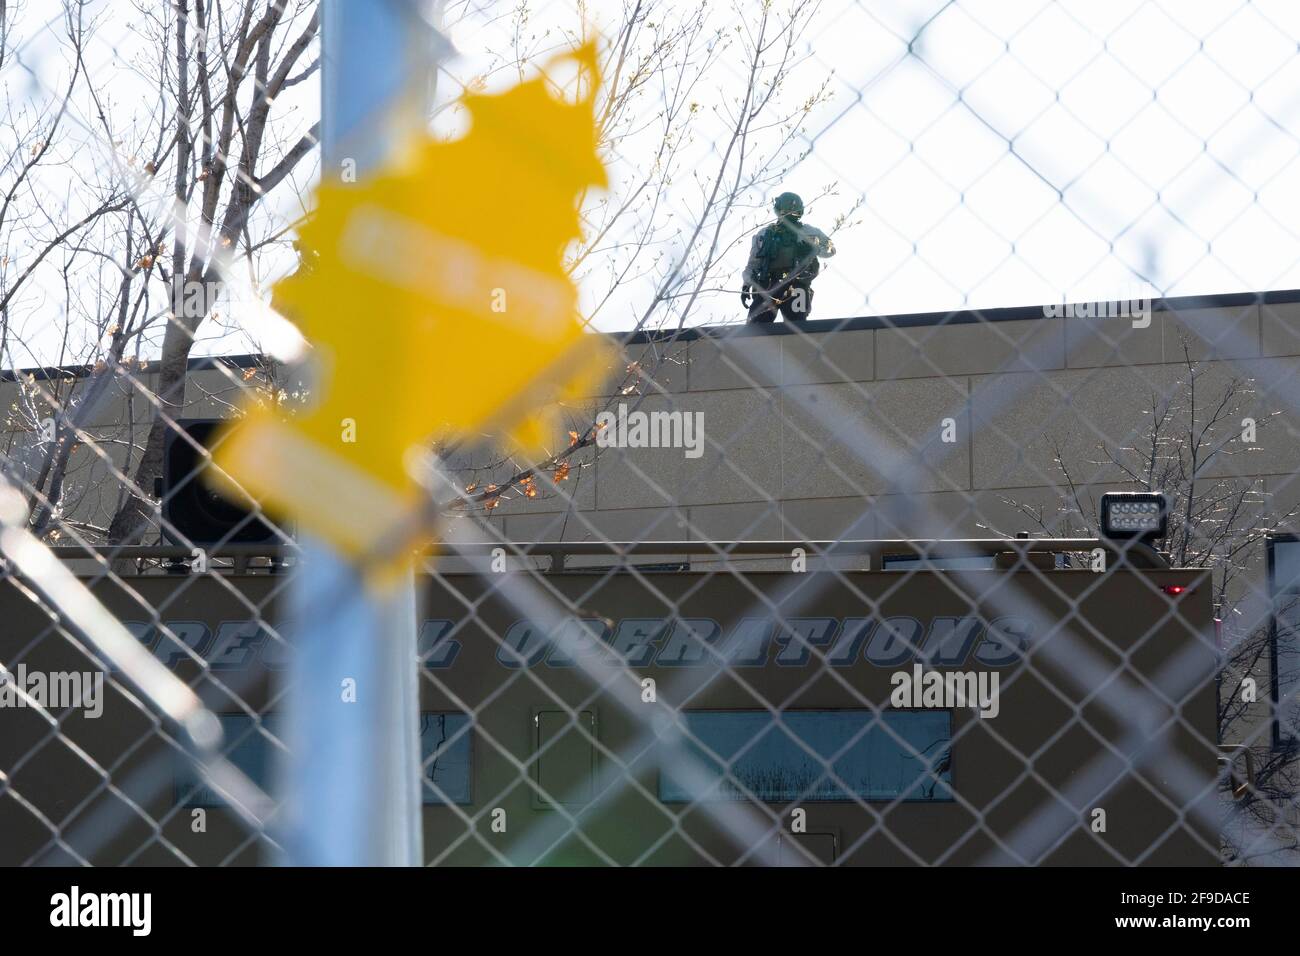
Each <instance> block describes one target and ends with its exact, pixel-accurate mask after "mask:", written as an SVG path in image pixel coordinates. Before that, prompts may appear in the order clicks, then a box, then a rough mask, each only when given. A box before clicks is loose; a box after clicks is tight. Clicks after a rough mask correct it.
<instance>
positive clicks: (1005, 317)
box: [0, 289, 1300, 382]
mask: <svg viewBox="0 0 1300 956" xmlns="http://www.w3.org/2000/svg"><path fill="white" fill-rule="evenodd" d="M1112 301H1114V300H1112ZM1287 302H1300V289H1275V290H1272V291H1268V292H1221V293H1215V294H1212V295H1181V296H1170V297H1168V298H1161V299H1152V300H1151V311H1152V312H1187V311H1190V310H1192V309H1231V308H1239V307H1242V306H1248V305H1272V304H1276V303H1287ZM1069 304H1071V305H1074V304H1080V303H1069ZM1046 308H1047V306H1043V305H1017V306H1009V307H1006V308H996V309H955V310H952V311H948V312H910V313H904V314H901V315H859V316H850V317H847V318H842V319H810V320H808V321H807V322H801V323H798V324H797V325H798V329H797V331H799V332H800V333H803V334H813V333H817V332H856V331H863V330H870V329H912V328H922V327H925V326H932V325H970V324H972V323H976V322H1022V321H1026V320H1032V319H1044V318H1048V317H1049V316H1047V315H1046V314H1045V312H1044V310H1045V309H1046ZM795 331H796V328H795V324H794V323H787V322H770V323H764V324H755V325H749V324H741V323H732V324H730V325H697V326H693V327H691V328H688V329H654V330H645V331H641V332H633V333H631V334H628V333H620V332H611V333H609V334H610V335H611V336H612V337H614V338H618V339H619V340H620V341H621V342H622V343H623V344H624V345H643V344H647V343H650V342H689V341H691V340H692V339H700V338H718V337H719V336H732V335H740V336H747V335H792V334H794V332H795ZM266 361H267V359H266V357H265V356H262V355H205V356H202V357H200V358H192V359H190V360H189V364H188V365H187V366H186V370H187V371H189V372H197V371H203V370H205V369H213V368H217V367H219V366H225V367H226V368H239V369H247V368H259V367H261V366H263V365H265V364H266ZM157 365H158V362H157V361H155V360H152V359H151V360H149V361H148V362H147V364H146V365H145V367H144V371H145V372H151V371H154V370H155V369H156V368H157ZM94 373H95V368H94V366H92V365H57V366H45V367H37V368H24V369H18V370H16V371H15V370H12V369H4V370H0V382H14V381H17V380H18V379H19V378H27V377H28V376H31V377H32V378H34V379H36V380H37V381H49V380H51V379H55V378H63V379H67V378H89V377H90V376H91V375H93V374H94Z"/></svg>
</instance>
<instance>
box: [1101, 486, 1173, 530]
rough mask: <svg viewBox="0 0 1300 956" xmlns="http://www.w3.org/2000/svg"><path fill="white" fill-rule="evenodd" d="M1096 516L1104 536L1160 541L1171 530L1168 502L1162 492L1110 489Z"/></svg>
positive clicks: (1102, 497)
mask: <svg viewBox="0 0 1300 956" xmlns="http://www.w3.org/2000/svg"><path fill="white" fill-rule="evenodd" d="M1097 515H1098V518H1099V520H1100V523H1101V534H1102V537H1104V538H1140V539H1142V540H1144V541H1158V540H1160V539H1161V538H1163V537H1164V536H1165V534H1166V532H1167V530H1168V519H1169V503H1168V501H1167V500H1166V499H1165V496H1164V494H1163V493H1161V492H1159V491H1108V492H1106V493H1105V494H1104V495H1102V496H1101V504H1100V505H1099V506H1098V509H1097Z"/></svg>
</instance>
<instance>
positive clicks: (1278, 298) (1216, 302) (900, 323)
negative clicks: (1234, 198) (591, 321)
mask: <svg viewBox="0 0 1300 956" xmlns="http://www.w3.org/2000/svg"><path fill="white" fill-rule="evenodd" d="M1093 301H1096V300H1093ZM1103 301H1106V300H1103ZM1109 301H1122V300H1109ZM1283 302H1300V289H1276V290H1272V291H1268V292H1221V293H1215V294H1212V295H1182V296H1170V297H1168V298H1159V299H1152V300H1151V311H1152V312H1187V311H1191V310H1193V309H1231V308H1239V307H1242V306H1248V305H1270V304H1274V303H1283ZM1056 304H1060V305H1066V304H1069V305H1078V304H1082V303H1081V302H1072V303H1054V305H1056ZM1046 308H1047V306H1044V305H1017V306H1009V307H1006V308H996V309H954V310H951V311H948V312H912V313H905V314H902V315H862V316H852V317H848V318H842V319H809V320H808V321H806V322H799V323H791V322H767V323H762V324H753V325H749V324H738V323H733V324H731V325H712V326H708V325H703V326H694V327H692V328H688V329H656V330H648V331H641V332H635V333H633V334H631V335H626V334H625V335H624V336H623V338H622V341H623V343H624V344H626V345H639V344H646V343H649V342H669V341H672V342H689V341H691V340H692V339H700V338H717V337H719V336H724V335H725V336H731V335H792V334H794V333H795V332H796V331H798V332H800V333H804V334H811V333H816V332H846V331H861V330H868V329H909V328H919V327H924V326H931V325H970V324H972V323H976V322H1016V321H1026V320H1032V319H1045V318H1049V316H1047V315H1046V314H1045V311H1044V310H1045V309H1046ZM796 327H797V328H796Z"/></svg>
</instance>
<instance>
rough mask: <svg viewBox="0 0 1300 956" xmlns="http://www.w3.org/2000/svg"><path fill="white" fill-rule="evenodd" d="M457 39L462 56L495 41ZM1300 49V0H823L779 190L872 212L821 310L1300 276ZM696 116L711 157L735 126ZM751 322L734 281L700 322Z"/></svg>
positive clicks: (464, 35) (921, 306) (1112, 294)
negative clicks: (812, 93) (826, 192)
mask: <svg viewBox="0 0 1300 956" xmlns="http://www.w3.org/2000/svg"><path fill="white" fill-rule="evenodd" d="M779 5H780V4H778V6H779ZM563 6H564V5H563V4H560V3H553V4H551V6H550V7H548V8H547V9H548V11H550V12H551V13H554V12H555V10H556V8H559V7H563ZM670 6H672V5H670ZM741 6H742V7H744V6H746V5H745V4H742V5H741ZM716 17H717V18H719V19H720V20H734V18H735V16H734V14H733V13H731V12H730V11H729V10H723V11H719V12H718V13H717V14H716ZM931 18H933V19H931ZM926 21H930V22H929V23H928V26H925V29H924V30H923V31H921V32H920V35H919V39H918V42H917V43H916V44H915V45H914V47H913V52H914V55H913V56H908V55H907V42H908V40H910V39H911V38H912V37H913V36H916V35H917V31H918V30H920V28H921V26H922V25H923V24H925V23H926ZM547 22H549V20H548V21H547ZM453 39H454V40H455V42H456V44H457V46H458V48H459V49H460V50H461V51H463V52H464V53H466V54H468V56H467V58H466V62H468V63H473V62H475V56H476V55H481V54H482V51H483V50H485V49H491V48H493V45H494V44H495V43H500V42H502V37H500V36H493V34H492V33H491V32H489V31H473V32H470V31H464V32H459V33H457V34H454V35H453ZM1298 43H1300V3H1296V2H1295V0H1256V2H1254V3H1243V2H1240V0H1165V2H1161V3H1157V2H1139V0H1063V2H1049V0H960V2H944V0H905V2H904V0H827V2H825V3H823V5H822V7H821V11H820V12H819V14H818V15H817V21H816V23H815V25H814V26H813V28H812V29H811V30H810V31H809V34H808V36H807V40H806V46H807V48H808V50H809V52H811V53H812V54H813V57H812V59H811V60H810V61H808V62H805V63H803V64H801V65H800V66H799V68H798V70H797V72H796V74H795V75H793V76H792V77H791V81H792V83H794V84H795V86H794V89H795V90H796V91H805V92H806V91H808V90H810V89H811V88H812V86H813V85H814V84H815V83H817V82H818V81H820V80H821V79H822V78H823V77H824V76H825V75H827V74H832V73H833V75H834V81H833V85H834V97H833V99H832V100H831V102H830V103H829V104H828V105H826V106H824V107H821V108H820V109H819V110H818V111H817V112H816V113H815V114H814V115H813V117H812V118H811V121H810V123H809V124H808V130H807V133H808V140H809V141H810V142H811V145H812V152H811V155H810V156H809V157H808V158H807V159H806V160H805V161H804V162H803V163H802V164H801V165H800V166H799V167H798V168H797V169H795V170H794V171H792V173H791V174H790V175H789V176H788V177H787V178H786V179H785V182H784V186H785V187H786V188H790V189H793V190H795V191H798V192H801V193H803V194H804V195H805V196H807V195H810V194H812V193H815V192H817V191H818V190H819V189H822V188H825V187H828V186H837V187H838V195H836V196H833V197H830V198H827V199H823V200H822V201H821V202H819V203H818V204H817V205H815V206H814V207H813V208H812V209H811V210H810V212H809V213H808V215H807V217H806V218H807V220H808V221H809V222H812V223H813V224H820V225H823V226H824V225H826V224H827V223H829V222H830V221H831V220H832V219H833V217H834V216H835V215H836V214H837V213H840V212H842V211H844V210H846V209H847V208H848V207H849V206H850V205H851V204H852V203H853V202H854V201H855V200H857V199H859V198H860V199H861V200H862V202H863V207H862V210H861V213H860V215H858V216H855V220H856V219H860V220H861V221H860V222H858V223H857V224H855V225H852V226H851V227H849V228H846V229H844V230H842V231H841V232H840V233H839V234H837V235H836V236H835V239H836V244H837V246H838V249H839V254H838V256H837V257H836V258H835V259H834V260H832V261H831V262H830V263H829V264H828V265H829V268H827V269H825V270H824V271H823V273H822V275H821V277H820V278H819V279H818V281H817V283H816V285H815V288H816V291H817V299H816V309H815V317H821V318H827V317H836V316H845V315H860V314H879V313H899V312H920V311H930V310H945V309H957V308H963V307H991V306H1008V305H1021V304H1038V303H1043V302H1048V301H1060V300H1061V299H1062V298H1063V297H1065V298H1070V299H1076V300H1088V299H1109V298H1118V297H1121V296H1129V295H1133V294H1136V293H1137V292H1139V291H1140V290H1141V289H1143V288H1144V286H1143V285H1142V284H1141V283H1143V282H1147V283H1150V287H1151V288H1152V289H1153V290H1154V291H1155V293H1156V294H1166V295H1184V294H1200V293H1215V292H1235V291H1245V290H1260V289H1277V288H1294V287H1297V286H1300V215H1297V214H1298V213H1300V164H1297V162H1296V157H1297V153H1300V57H1298V56H1297V46H1298ZM453 68H454V67H453ZM717 77H718V83H717V86H716V89H715V90H713V91H712V92H713V93H714V95H716V97H717V98H718V99H719V100H724V99H726V98H728V97H734V96H735V95H736V91H737V89H738V87H739V82H740V81H739V80H738V79H737V78H736V74H735V73H734V72H726V71H719V72H718V73H717ZM706 95H707V94H706ZM698 115H699V116H700V117H701V119H700V120H699V123H700V124H701V127H702V128H701V129H700V130H698V131H697V135H698V138H699V140H700V142H701V143H703V144H705V148H702V150H701V153H700V161H701V163H702V164H707V163H708V162H709V160H710V159H711V158H712V159H714V160H716V145H717V143H719V142H721V141H723V137H724V134H725V132H726V131H725V129H724V128H723V127H722V126H721V124H718V125H717V126H716V127H715V128H713V129H712V130H710V128H709V126H708V124H709V122H710V121H711V120H712V114H711V113H710V112H709V111H708V110H701V111H700V113H699V114H698ZM617 172H618V171H617V170H616V175H617ZM768 198H770V197H768ZM674 199H675V200H676V203H675V208H676V209H677V210H678V211H679V213H680V215H681V216H682V218H683V219H685V220H687V221H690V217H691V216H692V214H693V212H694V209H693V205H692V203H693V200H694V190H693V188H692V187H690V185H689V184H688V183H683V188H682V190H681V195H680V196H678V197H674ZM747 246H748V243H747V242H746V243H742V244H739V245H738V246H736V248H735V254H734V260H735V261H734V270H733V272H734V273H738V272H739V270H740V268H741V267H742V266H743V259H744V255H745V252H746V250H747ZM729 288H731V289H736V288H738V280H737V279H735V278H734V276H733V278H732V280H731V284H730V286H729ZM641 291H642V295H643V294H644V290H641ZM636 299H637V296H636V295H635V294H631V295H629V303H628V307H627V309H626V310H625V311H624V312H623V314H621V315H613V316H608V317H605V318H603V319H602V321H601V323H600V324H601V325H602V326H603V327H605V328H611V329H613V328H625V327H626V326H627V325H628V324H629V322H630V319H629V317H630V316H631V315H632V314H634V313H635V311H636V306H635V301H636ZM739 318H740V314H739V305H738V303H737V302H736V299H735V295H734V294H733V293H731V292H728V293H727V294H725V295H719V296H718V297H715V298H714V299H713V300H711V301H709V302H707V303H706V306H705V308H704V309H703V310H702V312H701V313H700V315H699V317H698V320H699V321H707V322H722V321H737V320H739Z"/></svg>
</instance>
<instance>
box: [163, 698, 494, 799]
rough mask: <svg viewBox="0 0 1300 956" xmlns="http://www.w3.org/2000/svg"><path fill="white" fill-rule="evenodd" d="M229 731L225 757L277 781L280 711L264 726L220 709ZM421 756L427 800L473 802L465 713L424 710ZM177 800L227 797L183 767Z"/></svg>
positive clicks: (263, 780)
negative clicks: (427, 711)
mask: <svg viewBox="0 0 1300 956" xmlns="http://www.w3.org/2000/svg"><path fill="white" fill-rule="evenodd" d="M218 717H219V718H220V720H221V729H222V732H223V733H224V734H225V745H224V752H225V754H226V756H227V758H228V759H229V760H230V762H231V763H233V764H234V765H235V766H236V767H238V768H239V769H240V770H242V771H243V772H244V774H245V775H246V776H247V777H248V778H249V779H250V780H252V781H253V783H255V784H257V785H258V786H259V787H261V788H262V789H263V790H265V791H267V792H270V791H271V788H272V787H273V785H274V780H273V774H274V772H275V760H276V756H277V751H279V750H281V749H282V748H281V746H280V744H282V743H283V741H281V742H280V743H279V744H277V743H276V742H275V741H274V740H272V739H271V738H272V737H278V734H277V730H276V728H277V724H278V722H279V715H278V714H274V713H271V714H263V715H262V723H261V728H260V729H259V728H258V727H256V726H255V725H254V722H253V718H251V717H249V716H248V715H247V714H219V715H218ZM268 735H269V736H268ZM420 744H421V747H420V749H421V757H422V759H423V762H424V781H425V782H424V787H423V788H422V789H423V800H424V803H425V804H429V805H437V804H446V803H459V804H467V803H469V802H470V734H469V716H468V715H467V714H456V713H452V714H442V713H425V714H421V715H420ZM175 799H176V800H177V801H178V802H179V801H184V803H185V805H186V806H187V807H219V806H223V805H224V804H225V801H224V800H222V799H221V797H220V796H218V795H217V793H216V791H214V790H213V789H212V788H211V787H209V786H207V785H206V784H205V783H203V781H202V778H201V777H200V776H199V775H198V774H197V773H195V772H194V770H193V768H191V767H186V768H184V769H183V770H182V771H181V773H180V775H179V777H178V779H177V781H176V795H175Z"/></svg>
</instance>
